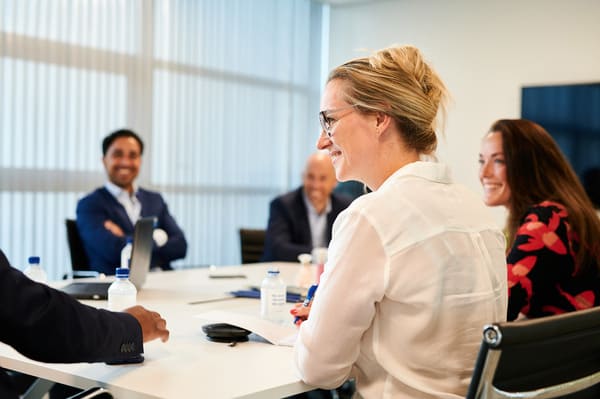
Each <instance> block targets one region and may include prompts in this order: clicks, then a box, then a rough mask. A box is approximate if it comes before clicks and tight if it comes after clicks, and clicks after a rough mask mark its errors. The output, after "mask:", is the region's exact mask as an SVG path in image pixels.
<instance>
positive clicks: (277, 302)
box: [260, 269, 287, 323]
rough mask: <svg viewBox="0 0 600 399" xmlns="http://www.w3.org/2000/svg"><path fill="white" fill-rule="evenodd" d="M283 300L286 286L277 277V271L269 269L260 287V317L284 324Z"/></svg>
mask: <svg viewBox="0 0 600 399" xmlns="http://www.w3.org/2000/svg"><path fill="white" fill-rule="evenodd" d="M285 299H286V286H285V282H284V281H283V280H282V279H281V276H280V275H279V270H277V269H269V271H268V272H267V276H266V277H265V279H264V280H263V281H262V284H261V285H260V317H262V318H263V319H267V320H271V321H274V322H276V323H285V321H286V317H287V313H286V311H285V310H286V309H285V302H286V300H285Z"/></svg>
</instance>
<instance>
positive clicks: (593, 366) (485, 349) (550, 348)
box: [467, 307, 600, 399]
mask: <svg viewBox="0 0 600 399" xmlns="http://www.w3.org/2000/svg"><path fill="white" fill-rule="evenodd" d="M536 395H537V396H536ZM491 398H494V399H495V398H565V399H566V398H569V399H591V398H600V307H598V308H593V309H589V310H581V311H577V312H571V313H565V314H562V315H558V316H549V317H543V318H539V319H531V320H523V321H515V322H506V323H496V324H491V325H488V326H485V327H484V329H483V341H482V343H481V347H480V350H479V355H478V357H477V362H476V363H475V370H474V372H473V377H472V380H471V384H470V386H469V391H468V393H467V399H491Z"/></svg>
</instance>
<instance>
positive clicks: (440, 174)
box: [379, 161, 452, 189]
mask: <svg viewBox="0 0 600 399" xmlns="http://www.w3.org/2000/svg"><path fill="white" fill-rule="evenodd" d="M403 176H417V177H421V178H423V179H426V180H431V181H434V182H438V183H443V184H450V183H452V176H451V173H450V168H448V166H447V165H445V164H443V163H440V162H431V161H416V162H411V163H409V164H406V165H404V166H403V167H401V168H400V169H398V170H397V171H395V172H394V173H392V175H390V177H388V178H387V179H386V180H385V181H384V182H383V184H382V185H381V186H380V187H379V189H382V188H383V187H385V186H387V185H388V184H392V182H393V181H395V180H397V179H399V178H401V177H403Z"/></svg>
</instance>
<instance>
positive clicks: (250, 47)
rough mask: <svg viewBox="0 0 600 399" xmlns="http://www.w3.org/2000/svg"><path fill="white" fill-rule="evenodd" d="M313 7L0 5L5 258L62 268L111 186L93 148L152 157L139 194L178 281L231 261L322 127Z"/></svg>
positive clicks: (228, 1)
mask: <svg viewBox="0 0 600 399" xmlns="http://www.w3.org/2000/svg"><path fill="white" fill-rule="evenodd" d="M321 9H322V6H321V5H320V4H318V3H313V2H312V1H310V0H287V1H281V0H252V1H247V0H187V1H184V0H177V1H175V0H154V1H144V0H0V129H1V130H0V220H1V221H2V222H1V223H0V248H1V249H2V250H3V251H4V252H5V253H6V254H7V256H8V257H9V259H10V260H11V261H12V263H13V265H14V266H15V267H18V268H21V269H22V268H24V267H25V262H26V259H27V257H28V256H30V255H39V256H41V257H42V264H43V266H44V267H45V268H46V269H47V270H48V272H49V275H50V276H51V277H52V278H54V279H56V278H59V277H60V276H61V275H62V274H63V273H65V272H67V271H68V270H69V269H70V261H69V255H68V246H67V241H66V230H65V226H64V220H65V218H74V217H75V208H76V204H77V200H78V199H79V198H80V197H81V196H83V195H84V194H85V193H87V192H90V191H92V190H93V189H94V188H96V187H97V186H100V185H102V184H103V183H104V181H105V175H104V170H103V168H102V163H101V156H102V154H101V149H100V145H101V141H102V138H103V137H104V136H106V135H107V134H108V133H109V132H111V131H113V130H115V129H118V128H123V127H127V128H131V129H133V130H135V131H136V132H138V133H139V134H140V135H141V137H142V139H143V140H144V142H145V146H146V147H145V151H144V156H143V161H142V170H141V173H140V176H139V178H138V182H139V184H140V185H141V186H142V187H145V188H149V189H153V190H157V191H160V192H161V193H162V194H163V196H164V197H165V199H166V201H167V203H168V205H169V208H170V211H171V213H172V214H173V215H174V217H175V219H176V220H177V222H178V223H179V224H180V226H181V227H182V228H183V230H184V232H185V233H186V237H187V239H188V243H189V249H188V254H187V257H186V258H185V259H183V260H181V261H178V262H177V263H176V266H180V267H182V266H184V265H201V264H218V265H227V264H236V263H239V262H240V250H239V239H238V229H239V228H240V227H254V228H264V227H265V226H266V222H267V216H268V203H269V201H270V200H271V199H272V197H273V196H275V195H277V194H279V193H281V192H283V191H285V190H288V189H291V188H292V187H294V186H295V185H297V184H299V182H300V175H301V169H302V167H303V163H304V159H305V158H306V156H307V155H308V154H309V153H310V152H312V151H313V149H314V143H315V140H316V135H317V133H318V121H317V120H316V118H315V117H314V115H316V114H317V111H318V101H319V90H320V87H319V86H320V83H319V82H320V66H321V58H320V57H321V47H322V46H321V42H322V40H321V24H322V10H321Z"/></svg>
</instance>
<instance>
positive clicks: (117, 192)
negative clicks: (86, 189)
mask: <svg viewBox="0 0 600 399" xmlns="http://www.w3.org/2000/svg"><path fill="white" fill-rule="evenodd" d="M104 188H106V189H107V190H108V192H109V193H111V195H112V196H113V197H115V198H119V197H120V196H121V195H123V194H122V193H125V194H126V195H127V196H129V192H128V191H126V190H123V189H122V188H121V187H119V186H117V185H116V184H114V183H113V182H110V181H107V182H106V183H104ZM137 192H138V186H137V184H135V182H134V183H133V196H134V197H135V196H136V195H137Z"/></svg>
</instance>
